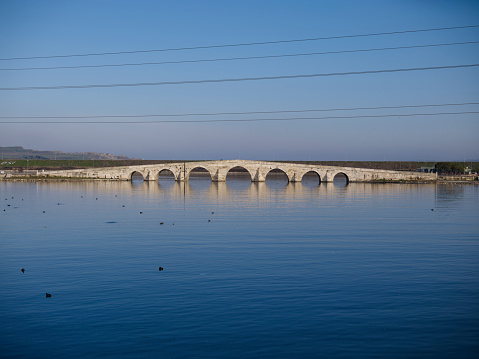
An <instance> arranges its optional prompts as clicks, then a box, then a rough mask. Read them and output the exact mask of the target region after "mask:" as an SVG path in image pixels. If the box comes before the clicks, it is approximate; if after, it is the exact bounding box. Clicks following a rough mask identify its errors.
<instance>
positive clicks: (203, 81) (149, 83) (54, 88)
mask: <svg viewBox="0 0 479 359" xmlns="http://www.w3.org/2000/svg"><path fill="white" fill-rule="evenodd" d="M477 66H479V64H465V65H448V66H430V67H413V68H402V69H385V70H369V71H349V72H330V73H320V74H302V75H282V76H263V77H241V78H226V79H208V80H185V81H164V82H135V83H117V84H89V85H61V86H25V87H0V90H1V91H24V90H64V89H86V88H111V87H137V86H163V85H185V84H203V83H221V82H240V81H259V80H279V79H296V78H312V77H330V76H347V75H366V74H379V73H395V72H408V71H424V70H445V69H458V68H470V67H477Z"/></svg>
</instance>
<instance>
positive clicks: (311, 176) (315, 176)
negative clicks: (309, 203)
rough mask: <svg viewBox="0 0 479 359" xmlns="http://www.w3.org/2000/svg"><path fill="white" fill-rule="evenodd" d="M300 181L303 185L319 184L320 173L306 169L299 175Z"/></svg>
mask: <svg viewBox="0 0 479 359" xmlns="http://www.w3.org/2000/svg"><path fill="white" fill-rule="evenodd" d="M300 180H301V183H303V184H305V185H319V184H320V183H321V175H320V174H319V173H318V172H317V171H313V170H311V171H307V172H305V173H303V175H302V176H301V179H300Z"/></svg>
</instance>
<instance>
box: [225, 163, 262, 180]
mask: <svg viewBox="0 0 479 359" xmlns="http://www.w3.org/2000/svg"><path fill="white" fill-rule="evenodd" d="M254 175H255V173H254V172H253V173H252V172H251V170H250V169H249V168H247V167H244V166H234V167H231V168H230V169H228V172H226V180H228V177H230V178H229V179H241V180H246V179H247V178H248V179H249V180H250V181H253V178H254ZM233 176H237V178H232V177H233Z"/></svg>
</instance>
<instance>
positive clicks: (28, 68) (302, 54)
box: [0, 41, 479, 71]
mask: <svg viewBox="0 0 479 359" xmlns="http://www.w3.org/2000/svg"><path fill="white" fill-rule="evenodd" d="M478 43H479V41H465V42H453V43H443V44H427V45H412V46H396V47H382V48H372V49H356V50H341V51H322V52H309V53H297V54H281V55H265V56H245V57H228V58H215V59H198V60H179V61H161V62H138V63H123V64H102V65H78V66H50V67H20V68H3V69H2V68H0V71H24V70H60V69H82V68H102V67H125V66H146V65H170V64H185V63H200V62H217V61H237V60H259V59H272V58H282V57H298V56H315V55H332V54H344V53H357V52H372V51H386V50H404V49H417V48H426V47H439V46H455V45H471V44H478Z"/></svg>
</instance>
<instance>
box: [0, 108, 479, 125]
mask: <svg viewBox="0 0 479 359" xmlns="http://www.w3.org/2000/svg"><path fill="white" fill-rule="evenodd" d="M478 113H479V111H461V112H436V113H410V114H387V115H359V116H324V117H291V118H253V119H215V120H183V121H177V120H149V121H0V123H5V124H7V123H8V124H148V123H206V122H260V121H299V120H332V119H336V120H340V119H360V118H362V119H364V118H389V117H413V116H441V115H465V114H478Z"/></svg>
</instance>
